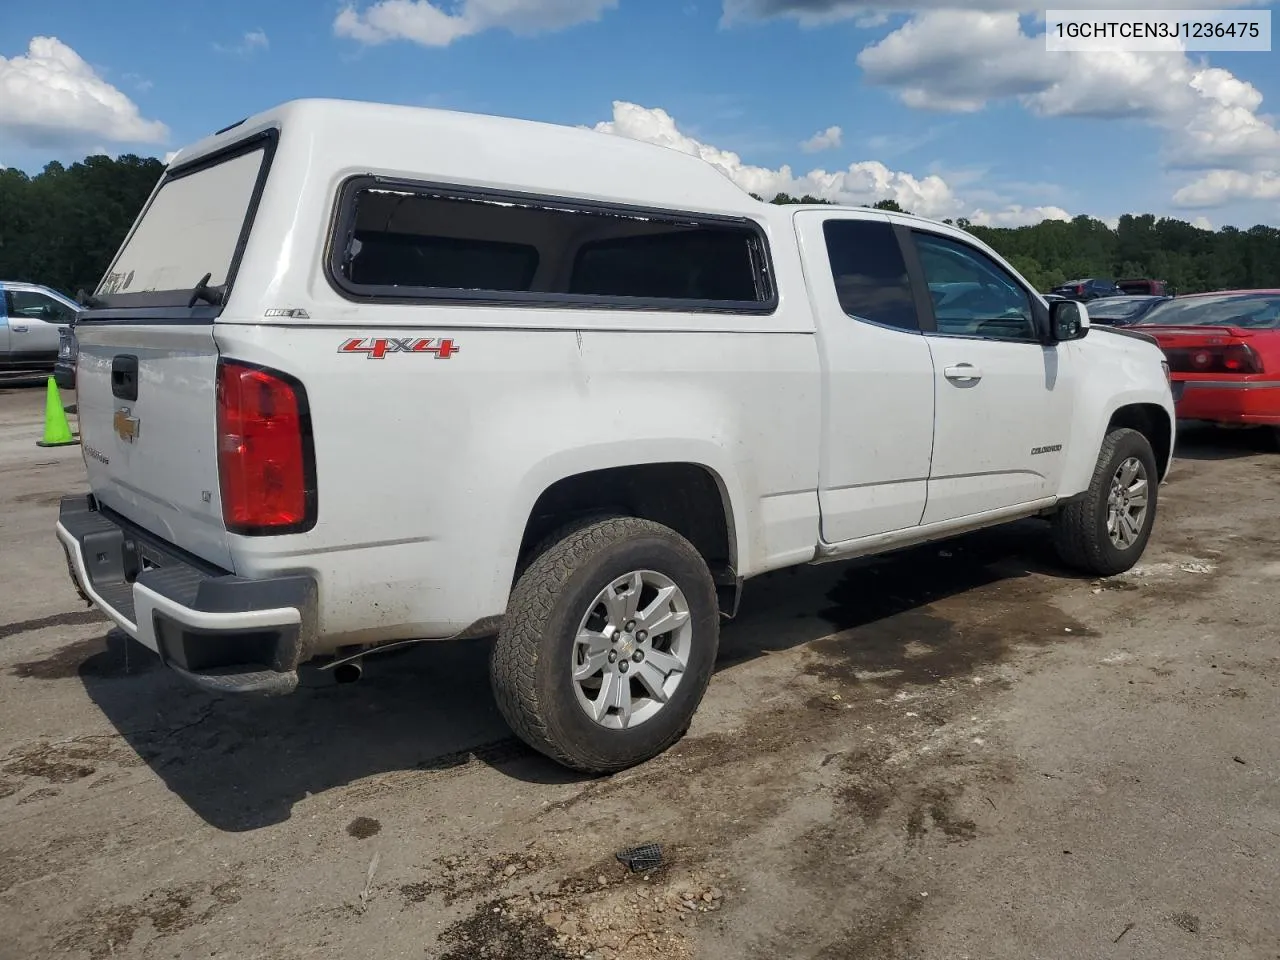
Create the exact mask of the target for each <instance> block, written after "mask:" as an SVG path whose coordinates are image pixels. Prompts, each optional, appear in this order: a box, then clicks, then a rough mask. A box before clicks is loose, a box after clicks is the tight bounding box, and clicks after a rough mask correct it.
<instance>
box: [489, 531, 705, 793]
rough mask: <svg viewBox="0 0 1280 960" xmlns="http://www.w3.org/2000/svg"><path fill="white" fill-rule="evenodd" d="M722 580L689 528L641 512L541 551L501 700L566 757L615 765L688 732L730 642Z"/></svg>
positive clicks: (516, 604)
mask: <svg viewBox="0 0 1280 960" xmlns="http://www.w3.org/2000/svg"><path fill="white" fill-rule="evenodd" d="M719 630H720V618H719V609H718V607H717V604H716V593H715V583H714V581H713V580H712V578H711V573H710V571H709V570H708V569H707V565H706V563H705V561H704V560H703V559H702V557H701V556H700V555H699V553H698V552H697V550H696V549H694V547H693V546H692V544H690V543H689V542H688V541H687V540H686V539H685V538H684V537H682V536H680V534H678V533H676V532H675V531H674V530H671V529H670V528H668V527H664V526H662V525H661V524H657V523H653V522H651V521H648V520H641V519H638V518H635V517H611V518H608V519H601V520H594V521H587V522H585V523H584V524H582V525H581V526H579V527H577V528H574V529H571V530H569V531H568V532H567V533H565V534H564V535H563V536H562V537H560V538H559V539H558V540H556V541H555V542H554V543H552V544H551V545H550V546H549V547H548V548H547V549H546V550H544V551H543V552H542V553H541V554H540V555H538V556H537V557H536V559H534V560H533V562H532V563H530V564H529V565H528V567H527V568H526V569H525V570H524V571H523V573H521V575H520V577H519V579H518V580H517V582H516V585H515V589H514V590H513V591H512V594H511V599H510V602H509V603H508V605H507V613H506V616H505V617H504V618H503V626H502V629H501V631H500V632H499V635H498V639H497V641H496V643H495V644H494V648H493V657H492V661H491V664H490V671H491V677H492V683H493V691H494V697H495V699H496V700H497V703H498V709H499V710H500V711H501V713H502V715H503V717H504V718H505V719H506V721H507V723H508V724H509V725H510V726H511V728H512V729H513V730H514V731H515V732H516V734H517V735H518V736H519V737H520V738H521V739H522V740H524V741H525V742H526V743H528V744H529V745H530V746H532V747H533V748H534V749H535V750H538V751H540V752H542V753H544V754H546V755H547V756H549V757H551V758H552V759H554V760H556V761H558V762H559V763H561V764H563V765H565V766H567V767H570V768H572V769H575V770H581V771H584V772H588V773H612V772H615V771H618V770H622V769H625V768H627V767H630V766H634V765H635V764H638V763H642V762H644V761H645V760H649V759H651V758H652V757H655V756H657V755H658V754H660V753H662V752H663V751H665V750H666V749H667V748H668V747H670V746H671V745H672V744H673V743H675V742H676V741H677V740H679V739H680V737H681V736H683V734H684V732H685V730H687V729H688V727H689V723H690V721H691V720H692V718H693V714H694V712H695V710H697V707H698V704H699V703H700V702H701V700H702V695H703V693H704V692H705V691H706V687H707V683H708V682H709V681H710V678H711V672H712V669H713V667H714V665H715V659H716V650H717V646H718V644H719Z"/></svg>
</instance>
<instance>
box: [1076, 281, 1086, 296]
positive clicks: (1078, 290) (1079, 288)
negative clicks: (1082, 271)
mask: <svg viewBox="0 0 1280 960" xmlns="http://www.w3.org/2000/svg"><path fill="white" fill-rule="evenodd" d="M1082 293H1084V284H1076V296H1079V295H1080V294H1082Z"/></svg>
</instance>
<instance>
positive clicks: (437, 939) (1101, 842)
mask: <svg viewBox="0 0 1280 960" xmlns="http://www.w3.org/2000/svg"><path fill="white" fill-rule="evenodd" d="M42 403H43V391H42V390H40V389H39V388H36V389H0V641H2V644H0V958H3V960H14V958H24V960H25V958H44V957H87V958H94V960H96V958H108V957H121V958H140V957H147V958H162V957H163V958H168V957H184V958H185V957H227V958H235V960H252V958H264V960H266V958H270V960H286V958H288V960H292V958H302V957H342V958H353V960H354V958H366V957H367V958H380V960H383V958H392V957H413V958H443V960H455V958H463V957H468V958H469V957H488V958H514V960H524V958H539V960H544V958H569V957H583V956H592V957H596V958H615V960H621V958H657V957H663V958H677V960H679V958H693V957H698V958H709V960H720V958H724V960H730V958H734V960H737V958H762V960H763V958H768V960H773V958H782V957H787V958H791V957H795V958H814V960H855V958H875V960H881V958H884V960H901V958H908V957H910V958H930V960H933V958H937V960H961V958H974V960H1003V958H1008V960H1030V958H1041V957H1044V958H1050V957H1052V958H1073V960H1074V958H1095V957H1098V958H1101V957H1126V958H1139V957H1141V958H1152V960H1157V958H1158V960H1169V958H1192V957H1196V958H1199V957H1203V958H1228V957H1229V958H1241V960H1243V958H1276V957H1280V909H1278V908H1280V885H1278V884H1277V883H1276V878H1277V877H1278V876H1280V738H1278V737H1277V736H1276V731H1277V730H1278V729H1280V691H1278V689H1277V683H1278V681H1280V649H1278V648H1277V639H1280V630H1278V629H1277V623H1280V616H1277V614H1278V613H1280V510H1278V509H1277V494H1278V492H1280V483H1278V482H1277V478H1278V477H1280V473H1278V471H1277V467H1278V466H1280V453H1277V452H1276V451H1275V448H1274V447H1273V446H1272V445H1271V442H1270V439H1269V438H1266V437H1250V436H1248V435H1240V434H1234V435H1214V434H1209V435H1200V436H1187V437H1186V438H1185V439H1184V447H1183V449H1182V451H1181V459H1180V460H1179V462H1178V464H1177V467H1176V469H1175V472H1174V474H1173V476H1172V479H1171V482H1170V483H1169V484H1168V485H1167V486H1166V487H1165V488H1164V490H1163V498H1164V499H1163V502H1162V507H1163V510H1162V514H1161V517H1160V520H1159V523H1158V527H1157V534H1156V539H1155V540H1154V541H1153V545H1152V548H1151V551H1150V553H1149V554H1148V556H1147V558H1146V560H1145V562H1144V563H1143V564H1142V565H1141V566H1140V567H1139V568H1138V569H1136V570H1135V571H1133V572H1132V573H1130V574H1128V575H1126V576H1124V577H1121V578H1118V579H1115V580H1112V581H1108V582H1106V583H1097V582H1093V581H1089V580H1079V579H1073V578H1071V577H1069V576H1067V575H1065V574H1064V573H1063V572H1062V571H1061V570H1060V569H1058V568H1057V567H1056V566H1055V565H1054V563H1053V561H1052V557H1051V555H1050V554H1049V552H1048V551H1047V549H1046V546H1045V541H1044V537H1043V529H1042V528H1041V526H1039V525H1037V524H1034V523H1031V524H1026V525H1022V526H1018V527H1012V528H1008V529H1005V530H1000V531H995V532H991V533H987V534H983V535H979V536H975V537H970V538H967V539H964V540H960V541H955V542H952V543H948V544H945V545H942V546H941V547H939V546H933V547H929V548H927V549H922V550H917V551H914V552H912V553H910V554H906V555H902V556H897V557H894V558H891V559H882V560H878V561H874V562H863V563H857V564H845V565H835V566H829V567H824V568H812V569H805V570H801V571H799V572H796V573H790V572H788V573H783V574H781V575H776V576H770V577H767V578H764V579H762V580H760V581H756V582H753V583H752V584H751V585H750V588H749V590H748V593H747V599H746V602H745V609H744V611H743V613H742V615H741V617H740V619H739V620H738V621H736V622H735V623H733V624H732V625H730V626H729V627H727V628H726V630H725V634H724V642H723V653H722V658H721V663H720V669H719V673H718V675H717V677H716V679H715V680H714V681H713V683H712V687H711V690H710V692H709V694H708V699H707V701H706V702H705V705H704V707H703V709H702V711H701V712H700V714H699V716H698V718H697V721H696V722H695V724H694V727H693V729H692V730H691V731H690V734H689V736H688V737H687V738H686V739H685V740H684V741H683V742H682V743H681V744H679V745H678V746H677V747H676V748H675V749H673V750H672V751H671V752H670V753H669V754H668V755H666V756H664V757H662V758H660V759H658V760H656V761H654V762H652V763H649V764H647V765H645V766H643V767H641V768H639V769H636V770H634V771H631V772H628V773H626V774H624V775H620V776H617V777H614V778H612V779H601V780H586V779H581V778H577V777H575V776H572V775H570V774H568V773H567V772H566V771H564V770H562V769H560V768H558V767H555V766H553V765H551V764H550V763H548V762H545V761H543V760H542V759H540V758H538V757H537V756H535V755H532V754H531V753H530V752H529V751H527V750H525V749H524V748H523V747H522V746H521V745H519V744H518V743H516V742H514V741H513V740H512V739H511V738H510V736H509V734H508V732H507V730H506V729H505V728H504V727H503V725H502V723H501V721H500V719H499V717H498V715H497V712H496V709H495V707H494V705H493V702H492V699H491V697H490V694H489V691H488V686H487V680H486V676H485V670H484V664H485V656H486V653H487V650H486V645H484V644H471V645H437V646H429V647H421V648H418V649H414V650H411V651H409V652H406V653H402V654H394V655H389V656H387V657H385V658H383V659H381V660H371V661H369V662H368V663H367V669H366V673H365V678H364V680H363V681H362V682H361V683H359V684H355V685H351V686H341V687H339V686H332V685H328V684H324V683H322V682H320V681H318V680H313V681H309V682H308V685H307V687H306V688H305V689H303V690H301V691H300V692H299V693H298V694H296V695H295V696H293V697H291V698H288V699H284V700H279V701H267V702H242V701H235V700H232V701H226V700H216V699H213V698H211V697H209V696H206V695H204V694H203V693H200V692H196V691H193V690H192V689H191V688H189V687H187V686H186V685H184V684H182V683H181V682H180V681H178V680H177V679H176V678H174V677H172V676H169V675H167V674H166V673H165V672H164V671H162V670H160V669H158V668H157V666H156V662H155V660H154V658H153V657H152V656H151V655H150V654H148V653H147V651H145V650H144V649H142V648H141V647H139V646H137V645H135V644H131V643H126V642H124V641H123V640H122V639H121V638H120V637H119V635H117V634H113V633H109V632H108V630H107V629H106V626H105V625H104V622H103V621H102V620H101V619H100V618H99V617H98V616H97V615H96V614H95V613H94V612H93V611H89V610H86V609H85V608H84V606H83V604H82V603H81V602H80V601H79V600H78V599H77V597H76V595H75V593H74V592H73V590H72V588H71V587H70V585H69V583H68V581H67V578H66V568H65V563H64V561H63V559H62V555H61V552H60V550H59V548H58V546H57V544H56V542H55V541H54V539H53V533H52V528H53V523H54V517H55V512H56V503H57V500H58V498H59V497H60V496H61V495H62V494H63V493H64V492H69V491H78V490H81V489H83V467H82V464H81V461H80V450H79V448H74V447H73V448H65V449H56V450H47V449H41V448H38V447H36V446H35V442H34V441H35V439H36V438H37V437H38V436H39V431H40V417H41V412H42ZM650 841H652V842H656V843H660V844H661V845H662V848H663V852H664V854H665V857H666V861H665V864H664V866H663V867H661V868H659V869H658V870H656V871H653V872H652V873H648V874H643V873H641V874H631V873H628V872H627V871H626V870H625V869H624V868H623V867H622V865H620V864H619V863H618V861H617V860H616V859H615V857H614V854H615V852H616V851H618V850H621V849H622V848H624V847H627V846H631V845H634V844H639V843H645V842H650Z"/></svg>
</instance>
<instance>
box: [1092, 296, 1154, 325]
mask: <svg viewBox="0 0 1280 960" xmlns="http://www.w3.org/2000/svg"><path fill="white" fill-rule="evenodd" d="M1150 302H1151V301H1150V300H1119V299H1113V298H1110V297H1108V298H1104V299H1102V300H1095V301H1093V303H1091V304H1089V316H1091V317H1106V318H1107V319H1109V320H1123V319H1124V318H1125V317H1132V316H1133V315H1134V314H1136V313H1139V312H1140V311H1141V310H1143V308H1145V307H1146V306H1147V305H1148V304H1150Z"/></svg>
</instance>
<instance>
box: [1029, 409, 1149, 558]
mask: <svg viewBox="0 0 1280 960" xmlns="http://www.w3.org/2000/svg"><path fill="white" fill-rule="evenodd" d="M1159 486H1160V481H1159V479H1158V472H1157V468H1156V458H1155V454H1154V453H1153V452H1152V449H1151V443H1150V442H1149V441H1148V440H1147V438H1146V437H1145V436H1143V435H1142V434H1141V433H1139V432H1138V431H1137V430H1132V429H1129V428H1127V427H1125V428H1121V429H1118V430H1113V431H1111V433H1109V434H1107V436H1106V439H1104V440H1103V442H1102V450H1101V451H1100V453H1099V455H1098V462H1097V465H1096V466H1095V467H1094V471H1093V479H1092V481H1091V482H1090V484H1089V489H1088V490H1087V491H1086V492H1085V494H1084V496H1082V497H1080V498H1079V499H1078V500H1074V501H1072V502H1071V503H1069V504H1067V505H1066V506H1064V507H1063V508H1062V510H1061V511H1059V512H1058V514H1057V515H1055V516H1054V518H1053V539H1054V546H1055V547H1056V548H1057V551H1058V556H1059V557H1060V558H1061V559H1062V561H1063V562H1064V563H1066V564H1067V565H1068V566H1071V567H1074V568H1076V569H1077V570H1081V571H1083V572H1085V573H1090V574H1093V575H1094V576H1100V577H1109V576H1114V575H1115V574H1118V573H1124V572H1125V571H1126V570H1129V569H1130V568H1132V567H1133V565H1134V564H1135V563H1137V562H1138V560H1139V559H1140V558H1141V557H1142V554H1143V551H1145V550H1146V548H1147V541H1148V540H1149V539H1150V538H1151V530H1152V527H1153V526H1154V524H1155V516H1156V501H1157V498H1158V495H1159Z"/></svg>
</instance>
